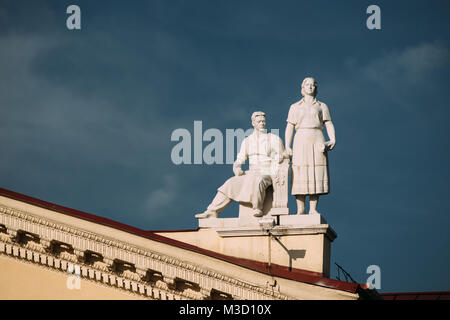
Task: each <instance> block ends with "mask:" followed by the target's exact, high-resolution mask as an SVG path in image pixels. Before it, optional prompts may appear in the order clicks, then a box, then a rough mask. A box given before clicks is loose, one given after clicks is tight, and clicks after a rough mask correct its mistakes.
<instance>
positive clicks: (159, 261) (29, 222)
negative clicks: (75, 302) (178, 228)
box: [0, 204, 291, 300]
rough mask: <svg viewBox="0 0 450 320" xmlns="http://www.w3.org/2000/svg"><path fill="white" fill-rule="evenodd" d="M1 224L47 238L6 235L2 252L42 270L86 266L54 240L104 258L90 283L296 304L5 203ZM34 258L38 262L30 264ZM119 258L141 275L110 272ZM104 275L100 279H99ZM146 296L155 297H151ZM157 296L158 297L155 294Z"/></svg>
mask: <svg viewBox="0 0 450 320" xmlns="http://www.w3.org/2000/svg"><path fill="white" fill-rule="evenodd" d="M0 224H4V225H5V226H6V228H7V229H8V233H10V235H14V233H15V232H17V231H18V230H23V231H26V232H30V233H33V234H37V235H38V236H39V237H40V239H41V243H39V244H37V243H34V244H31V245H26V246H20V245H19V244H17V243H12V239H11V238H10V241H9V242H8V239H7V238H5V236H4V235H5V234H4V233H3V234H2V236H0V244H1V246H2V247H1V248H4V250H3V251H2V250H0V251H1V252H2V253H3V254H7V255H12V256H15V257H21V256H20V254H18V255H14V252H19V253H20V249H22V251H23V250H25V253H24V257H25V258H26V259H27V260H28V261H32V262H34V263H38V264H40V265H43V264H42V261H45V262H46V263H47V262H48V261H60V262H59V263H64V264H74V263H77V264H81V262H80V261H74V258H73V257H74V254H63V255H62V256H55V255H52V254H50V253H49V252H48V244H49V243H50V242H51V241H52V240H57V241H61V242H64V243H67V244H69V245H71V246H72V247H73V249H74V251H75V254H76V255H75V257H76V256H78V258H80V257H81V255H82V253H83V252H84V251H86V250H92V251H94V252H97V253H99V254H101V255H102V256H103V257H104V262H103V264H100V263H97V264H94V265H85V264H82V267H81V269H82V270H85V275H87V277H86V278H87V279H90V277H89V275H90V274H91V273H93V274H94V275H96V276H95V277H96V279H97V277H99V280H97V281H101V282H102V283H103V284H106V285H108V286H114V287H119V288H122V287H121V286H119V280H118V279H123V281H125V282H124V285H125V286H129V287H130V288H131V287H133V286H132V285H131V284H128V285H127V283H126V281H132V282H133V283H135V285H134V287H135V288H137V287H139V288H141V287H144V288H151V290H153V289H157V290H163V291H162V292H166V293H167V294H168V295H172V296H173V297H175V298H176V297H179V298H180V299H199V298H201V297H202V296H203V297H204V298H208V293H210V292H211V290H213V289H214V290H219V291H220V292H223V293H226V294H228V295H230V296H232V297H233V298H235V299H257V300H259V299H283V300H285V299H291V298H290V297H288V296H286V295H283V294H281V293H279V292H277V291H276V290H272V289H269V288H264V287H261V286H258V285H255V284H252V283H249V282H245V281H242V280H239V279H234V278H231V277H229V276H227V275H224V274H221V273H218V272H216V271H213V270H210V269H208V268H205V267H203V266H200V265H194V264H192V263H189V262H186V261H181V260H179V259H177V258H174V257H171V256H169V255H165V254H161V253H159V252H154V251H152V250H150V249H147V248H142V247H139V246H136V245H134V244H131V243H127V242H123V241H119V240H117V239H113V238H111V237H108V236H105V235H101V234H95V233H93V232H90V231H87V230H83V229H80V228H77V227H74V226H71V225H67V224H64V223H60V222H57V221H54V220H51V219H48V218H43V217H41V216H36V215H34V214H32V213H28V212H25V211H22V210H19V209H16V208H11V207H8V206H5V205H2V204H0ZM9 246H11V249H10V250H9V251H10V252H11V253H10V254H8V252H7V251H8V250H7V249H8V248H9ZM1 248H0V249H1ZM14 248H16V249H14ZM93 249H94V250H93ZM14 250H16V251H14ZM18 250H19V251H18ZM46 250H47V251H46ZM44 251H46V252H44ZM29 255H31V257H33V258H32V259H28V256H29ZM34 257H36V258H34ZM48 257H50V258H48ZM70 257H72V258H70ZM61 258H65V259H61ZM49 259H50V260H49ZM115 259H120V260H123V261H126V262H129V263H132V264H134V265H135V267H136V270H135V271H133V272H131V271H130V272H124V273H122V274H121V275H120V276H118V275H117V274H114V273H113V272H111V271H109V272H106V271H105V269H107V268H111V267H112V265H111V264H112V262H113V261H114V260H115ZM44 265H46V266H48V267H50V268H52V269H58V270H59V269H60V268H57V267H55V266H54V265H51V266H50V265H48V263H47V264H44ZM83 268H84V269H83ZM89 270H91V271H89ZM148 270H151V271H155V272H158V273H160V274H161V275H162V280H158V281H156V282H154V283H149V282H146V281H143V280H142V278H143V276H144V275H145V274H146V272H147V271H148ZM98 274H100V275H99V276H98ZM103 278H105V279H108V281H107V282H105V281H104V280H103ZM112 278H114V279H117V281H113V282H111V281H112V280H111V279H112ZM177 281H178V282H179V281H181V282H183V281H185V282H186V283H195V284H197V285H198V286H199V288H200V291H199V292H194V291H193V290H191V289H186V290H183V291H180V290H176V284H177V283H176V282H177ZM140 291H142V290H141V289H139V292H140ZM147 291H148V289H146V290H144V293H145V292H147ZM144 295H146V296H147V297H150V296H148V294H144ZM166 296H167V295H166ZM151 297H152V298H154V297H153V293H152V295H151Z"/></svg>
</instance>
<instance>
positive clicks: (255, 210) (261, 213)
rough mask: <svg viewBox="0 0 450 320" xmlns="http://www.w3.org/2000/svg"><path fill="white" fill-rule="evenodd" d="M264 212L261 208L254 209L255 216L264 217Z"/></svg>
mask: <svg viewBox="0 0 450 320" xmlns="http://www.w3.org/2000/svg"><path fill="white" fill-rule="evenodd" d="M263 215H264V213H263V212H262V210H260V209H253V216H254V217H262V216H263Z"/></svg>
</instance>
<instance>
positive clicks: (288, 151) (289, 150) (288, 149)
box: [284, 147, 292, 158]
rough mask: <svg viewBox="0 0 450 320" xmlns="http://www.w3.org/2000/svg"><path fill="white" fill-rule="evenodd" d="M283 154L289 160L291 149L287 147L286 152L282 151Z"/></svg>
mask: <svg viewBox="0 0 450 320" xmlns="http://www.w3.org/2000/svg"><path fill="white" fill-rule="evenodd" d="M284 154H285V155H286V156H287V157H286V158H289V156H292V149H291V148H289V147H287V148H286V150H284Z"/></svg>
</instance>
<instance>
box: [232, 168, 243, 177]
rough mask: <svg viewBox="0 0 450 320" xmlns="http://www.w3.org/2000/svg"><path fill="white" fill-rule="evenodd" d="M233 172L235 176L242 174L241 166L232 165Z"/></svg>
mask: <svg viewBox="0 0 450 320" xmlns="http://www.w3.org/2000/svg"><path fill="white" fill-rule="evenodd" d="M233 172H234V175H236V176H242V175H243V174H244V171H242V169H241V167H233Z"/></svg>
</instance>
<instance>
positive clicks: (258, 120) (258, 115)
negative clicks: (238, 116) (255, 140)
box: [252, 111, 266, 130]
mask: <svg viewBox="0 0 450 320" xmlns="http://www.w3.org/2000/svg"><path fill="white" fill-rule="evenodd" d="M252 125H253V128H255V129H256V130H264V129H266V114H265V113H264V112H262V111H255V112H253V114H252Z"/></svg>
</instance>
